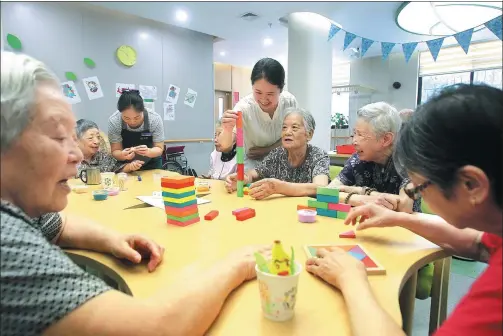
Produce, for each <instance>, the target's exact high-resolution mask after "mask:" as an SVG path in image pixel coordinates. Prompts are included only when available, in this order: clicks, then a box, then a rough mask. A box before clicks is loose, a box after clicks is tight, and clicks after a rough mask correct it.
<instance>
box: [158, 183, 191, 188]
mask: <svg viewBox="0 0 503 336" xmlns="http://www.w3.org/2000/svg"><path fill="white" fill-rule="evenodd" d="M161 186H162V187H163V188H171V189H182V188H186V187H194V188H195V186H194V182H185V183H168V182H161Z"/></svg>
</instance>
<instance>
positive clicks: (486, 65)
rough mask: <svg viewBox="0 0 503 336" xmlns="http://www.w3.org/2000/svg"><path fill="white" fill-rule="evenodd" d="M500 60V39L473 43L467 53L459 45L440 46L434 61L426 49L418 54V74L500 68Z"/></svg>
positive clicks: (501, 57)
mask: <svg viewBox="0 0 503 336" xmlns="http://www.w3.org/2000/svg"><path fill="white" fill-rule="evenodd" d="M502 62H503V53H502V42H501V41H500V40H495V41H489V42H480V43H473V44H471V45H470V49H469V51H468V54H465V52H464V50H463V49H462V48H461V47H460V46H459V45H456V46H452V47H446V48H442V49H441V50H440V53H439V54H438V58H437V61H436V62H435V61H434V60H433V57H432V56H431V53H430V51H429V50H426V51H422V52H420V54H419V76H420V77H422V76H427V75H438V74H447V73H455V72H464V71H468V72H470V71H476V70H485V69H495V68H501V65H502Z"/></svg>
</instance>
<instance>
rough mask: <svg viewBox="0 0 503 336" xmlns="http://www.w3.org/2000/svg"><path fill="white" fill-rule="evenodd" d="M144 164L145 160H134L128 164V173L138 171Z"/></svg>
mask: <svg viewBox="0 0 503 336" xmlns="http://www.w3.org/2000/svg"><path fill="white" fill-rule="evenodd" d="M143 164H144V162H143V161H140V160H134V161H132V162H130V163H128V164H127V165H128V168H129V171H127V172H126V173H128V172H134V171H137V170H138V169H140V168H141V167H142V166H143Z"/></svg>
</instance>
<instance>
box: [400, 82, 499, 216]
mask: <svg viewBox="0 0 503 336" xmlns="http://www.w3.org/2000/svg"><path fill="white" fill-rule="evenodd" d="M502 140H503V91H502V90H500V89H497V88H494V87H490V86H486V85H466V84H462V85H454V86H450V87H447V88H445V89H444V90H443V91H441V92H440V93H439V94H438V95H437V96H435V97H433V98H432V99H430V100H429V101H428V102H427V103H425V104H423V105H421V106H419V108H418V109H417V111H416V112H415V113H414V114H413V115H412V117H411V119H409V121H408V122H407V123H405V125H404V127H403V129H402V130H401V132H400V134H399V139H398V142H397V145H396V146H395V153H394V160H395V165H396V167H397V170H398V169H399V168H404V169H405V170H406V171H408V172H409V173H416V174H418V175H422V176H424V177H425V178H427V179H428V180H430V181H431V182H433V183H434V184H436V185H437V186H439V187H440V189H442V191H443V193H444V195H445V196H446V197H447V198H449V197H450V196H451V194H452V187H453V186H454V184H455V183H456V181H457V178H458V176H457V172H458V170H459V169H460V168H462V167H463V166H465V165H473V166H476V167H478V168H480V169H481V170H483V171H484V173H485V174H486V176H487V178H488V179H489V181H490V184H491V194H492V196H493V199H494V201H495V202H496V204H498V205H499V207H500V208H503V200H502V183H503V181H502V175H503V173H502V172H503V167H502V159H503V157H502V154H503V151H502V149H503V148H502ZM489 147H490V148H489Z"/></svg>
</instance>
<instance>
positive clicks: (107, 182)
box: [101, 173, 115, 190]
mask: <svg viewBox="0 0 503 336" xmlns="http://www.w3.org/2000/svg"><path fill="white" fill-rule="evenodd" d="M114 186H115V173H101V187H102V188H103V189H105V190H109V189H111V188H113V187H114Z"/></svg>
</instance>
